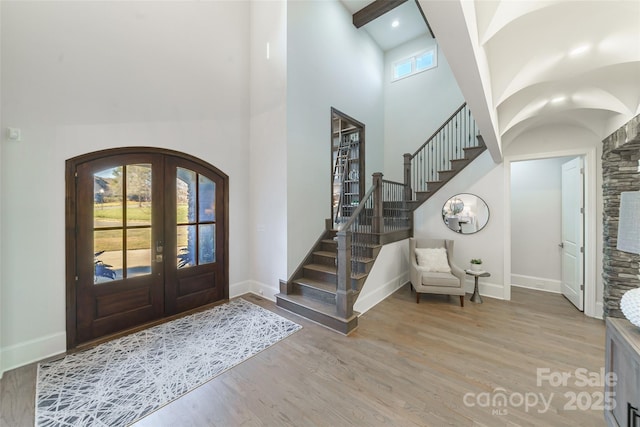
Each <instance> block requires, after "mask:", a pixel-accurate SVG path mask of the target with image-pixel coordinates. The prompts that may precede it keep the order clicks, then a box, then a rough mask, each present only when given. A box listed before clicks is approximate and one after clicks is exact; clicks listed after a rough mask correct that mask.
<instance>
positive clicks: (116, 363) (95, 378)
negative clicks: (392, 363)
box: [35, 298, 302, 427]
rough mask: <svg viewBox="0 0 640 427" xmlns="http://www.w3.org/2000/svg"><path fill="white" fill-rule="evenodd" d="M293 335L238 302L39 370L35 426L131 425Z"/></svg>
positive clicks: (292, 326) (289, 325) (289, 327)
mask: <svg viewBox="0 0 640 427" xmlns="http://www.w3.org/2000/svg"><path fill="white" fill-rule="evenodd" d="M300 328H302V326H300V325H298V324H296V323H294V322H292V321H290V320H288V319H285V318H284V317H281V316H278V315H277V314H275V313H273V312H271V311H269V310H266V309H264V308H262V307H259V306H257V305H255V304H252V303H250V302H247V301H245V300H243V299H241V298H238V299H235V300H233V301H231V302H228V303H226V304H222V305H219V306H216V307H213V308H211V309H209V310H206V311H202V312H199V313H195V314H192V315H190V316H186V317H183V318H180V319H176V320H173V321H171V322H168V323H164V324H161V325H158V326H154V327H152V328H150V329H146V330H143V331H140V332H136V333H135V334H132V335H128V336H124V337H121V338H118V339H116V340H113V341H109V342H106V343H104V344H100V345H99V346H96V347H94V348H92V349H89V350H86V351H83V352H79V353H74V354H70V355H67V356H65V357H64V358H63V359H59V360H55V361H53V362H48V363H40V364H39V365H38V379H37V385H36V419H35V425H36V426H37V427H44V426H109V427H113V426H127V425H130V424H132V423H133V422H135V421H137V420H139V419H140V418H142V417H144V416H145V415H148V414H150V413H151V412H153V411H155V410H156V409H158V408H160V407H161V406H164V405H166V404H167V403H169V402H171V401H173V400H175V399H177V398H178V397H180V396H181V395H183V394H185V393H187V392H188V391H191V390H193V389H194V388H196V387H198V386H200V385H202V384H204V383H205V382H207V381H209V380H210V379H212V378H213V377H215V376H216V375H218V374H220V373H222V372H224V371H226V370H227V369H229V368H232V367H233V366H235V365H237V364H238V363H240V362H242V361H244V360H246V359H248V358H249V357H251V356H253V355H255V354H257V353H259V352H260V351H262V350H264V349H266V348H267V347H269V346H271V345H273V344H275V343H276V342H278V341H280V340H281V339H283V338H285V337H287V336H289V335H291V334H292V333H294V332H295V331H297V330H299V329H300Z"/></svg>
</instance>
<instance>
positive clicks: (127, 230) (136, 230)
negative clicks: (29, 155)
mask: <svg viewBox="0 0 640 427" xmlns="http://www.w3.org/2000/svg"><path fill="white" fill-rule="evenodd" d="M227 193H228V178H227V176H226V175H225V174H223V173H221V172H220V171H218V170H217V169H216V168H214V167H213V166H211V165H209V164H207V163H205V162H203V161H201V160H198V159H195V158H193V157H190V156H187V155H184V154H181V153H177V152H172V151H167V150H156V149H149V148H140V149H136V148H127V149H118V150H108V151H105V152H99V153H92V154H89V155H85V156H81V157H78V158H74V159H71V160H69V161H67V346H68V348H73V347H76V346H77V345H78V344H82V343H85V342H88V341H92V340H95V339H97V338H100V337H103V336H106V335H109V334H113V333H115V332H118V331H123V330H126V329H130V328H133V327H136V326H139V325H142V324H145V323H147V322H150V321H153V320H156V319H160V318H162V317H166V316H170V315H174V314H177V313H181V312H184V311H187V310H190V309H193V308H197V307H200V306H202V305H206V304H209V303H212V302H216V301H219V300H223V299H227V298H228V274H227V271H228V260H227V248H228V241H227V237H226V236H227V232H228V222H227V216H228V214H227V200H228V194H227Z"/></svg>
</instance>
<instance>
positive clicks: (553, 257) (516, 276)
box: [511, 157, 571, 292]
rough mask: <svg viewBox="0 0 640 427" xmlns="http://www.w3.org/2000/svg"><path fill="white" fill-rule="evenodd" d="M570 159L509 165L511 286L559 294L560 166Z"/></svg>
mask: <svg viewBox="0 0 640 427" xmlns="http://www.w3.org/2000/svg"><path fill="white" fill-rule="evenodd" d="M570 159H571V157H556V158H550V159H540V160H526V161H520V162H513V163H511V283H512V284H514V285H516V284H517V285H519V286H524V287H532V288H537V289H543V290H548V291H553V292H560V282H561V280H562V250H561V249H560V247H559V246H558V243H560V242H561V241H562V215H561V213H562V164H563V163H565V162H567V161H568V160H570Z"/></svg>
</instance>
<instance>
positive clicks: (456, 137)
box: [276, 103, 487, 334]
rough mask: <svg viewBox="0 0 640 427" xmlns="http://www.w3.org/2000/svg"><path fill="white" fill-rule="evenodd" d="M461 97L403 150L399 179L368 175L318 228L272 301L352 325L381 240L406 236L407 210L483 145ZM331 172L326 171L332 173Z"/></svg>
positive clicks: (341, 326) (409, 226)
mask: <svg viewBox="0 0 640 427" xmlns="http://www.w3.org/2000/svg"><path fill="white" fill-rule="evenodd" d="M486 148H487V147H486V146H485V144H484V141H483V139H482V136H481V135H480V134H479V132H478V130H477V128H476V124H475V121H474V120H473V117H472V116H471V112H470V111H469V109H468V108H467V106H466V103H465V104H463V105H462V106H461V107H460V108H458V110H456V111H455V112H454V113H453V114H452V115H451V117H450V118H449V119H448V120H447V121H446V122H445V123H444V124H443V125H442V126H441V127H440V128H439V129H438V130H437V131H436V132H435V133H434V134H433V135H432V136H431V137H430V138H429V139H428V140H427V141H426V142H425V143H424V144H423V145H422V146H421V147H420V148H418V150H417V151H416V152H415V153H413V154H405V155H404V182H403V183H399V182H393V181H388V180H384V179H383V178H382V176H383V175H382V174H381V173H374V174H373V185H372V186H371V188H370V189H369V190H368V191H367V193H366V194H365V196H364V197H363V198H362V200H361V201H360V204H359V206H358V207H357V209H356V210H355V211H354V212H353V214H352V215H351V216H350V217H349V218H345V222H344V223H343V224H341V225H340V228H339V229H334V228H333V227H332V225H333V221H332V220H331V219H328V220H326V223H325V230H324V232H323V233H322V235H321V236H320V237H319V238H318V240H317V241H316V243H315V244H314V246H313V248H312V249H311V250H310V251H309V253H308V254H307V255H306V257H305V258H304V260H303V261H302V263H301V264H300V266H299V267H298V269H297V270H296V271H295V272H294V273H293V275H292V276H291V278H290V279H289V280H287V281H283V280H282V281H280V293H279V294H278V295H276V303H277V305H278V306H279V307H282V308H284V309H286V310H289V311H291V312H294V313H296V314H299V315H301V316H303V317H306V318H308V319H310V320H312V321H314V322H317V323H320V324H322V325H324V326H326V327H328V328H331V329H333V330H335V331H337V332H340V333H343V334H349V333H350V332H351V331H353V330H354V329H355V328H356V327H357V326H358V315H359V313H358V312H355V311H353V305H354V303H355V301H356V299H357V298H358V295H359V294H360V291H361V290H362V287H363V286H364V283H365V281H366V279H367V276H368V274H369V272H370V271H371V268H372V267H373V264H374V262H375V260H376V257H377V256H378V253H379V252H380V249H381V248H382V246H383V245H385V244H387V243H393V242H396V241H399V240H402V239H406V238H408V237H411V236H412V235H413V211H414V210H415V209H417V208H418V207H419V206H420V205H421V204H422V203H424V202H425V201H426V200H427V199H429V198H430V197H431V196H432V195H433V194H435V193H436V192H437V191H438V190H439V189H440V188H442V186H444V185H445V184H446V183H447V182H449V181H450V180H451V179H452V178H453V177H454V176H456V175H457V174H458V173H459V172H460V171H462V170H463V169H464V168H465V167H466V166H467V165H469V164H470V163H471V162H472V161H473V160H474V159H475V158H476V157H478V156H479V155H480V154H482V153H483V152H484V151H485V150H486ZM335 173H336V171H335V170H334V174H335Z"/></svg>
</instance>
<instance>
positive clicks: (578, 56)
mask: <svg viewBox="0 0 640 427" xmlns="http://www.w3.org/2000/svg"><path fill="white" fill-rule="evenodd" d="M419 1H420V4H421V6H422V9H423V10H424V12H425V15H426V16H427V18H428V19H429V23H430V25H431V27H432V28H433V30H434V33H435V35H436V38H437V39H438V42H439V44H440V46H441V47H442V51H443V52H444V55H445V56H446V57H447V59H448V61H449V63H450V64H451V67H452V69H453V71H454V74H455V75H456V79H457V81H458V84H459V85H460V87H461V89H462V91H463V94H464V95H465V97H466V98H467V101H468V102H469V105H470V106H471V108H472V110H473V111H474V115H476V118H477V119H478V116H479V117H480V118H479V120H478V121H479V123H480V125H481V128H482V129H483V134H484V133H486V132H485V131H486V130H487V128H488V127H492V128H493V130H494V131H495V135H493V138H490V139H491V140H492V141H490V142H492V144H491V146H490V147H489V148H490V151H491V152H492V155H493V157H494V159H495V160H500V159H501V156H502V154H501V152H502V150H503V149H504V148H506V147H507V146H508V145H509V144H510V143H511V142H513V141H514V140H516V139H517V138H518V137H519V136H521V135H523V134H525V133H526V132H529V131H534V130H536V129H538V128H540V127H545V126H551V125H558V124H560V125H568V126H576V127H579V128H582V129H584V130H588V131H590V132H592V133H593V134H595V135H596V136H597V137H598V138H600V139H603V138H604V137H606V136H608V135H609V134H610V133H612V132H613V131H615V130H616V129H617V128H618V127H619V126H621V125H622V124H624V123H626V122H627V121H628V120H629V119H631V118H632V117H634V116H635V115H637V114H639V113H640V1H615V0H612V1H605V0H602V1H568V0H562V1H558V0H555V1H513V0H504V1H489V0H473V1H464V2H459V1H449V2H444V1H435V2H434V1H427V0H419ZM482 97H483V98H484V100H481V99H480V98H482ZM482 104H484V105H482ZM480 110H483V111H480ZM481 122H484V126H483V123H481ZM485 139H487V138H485ZM488 145H489V144H488Z"/></svg>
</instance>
